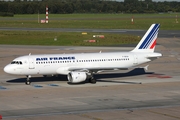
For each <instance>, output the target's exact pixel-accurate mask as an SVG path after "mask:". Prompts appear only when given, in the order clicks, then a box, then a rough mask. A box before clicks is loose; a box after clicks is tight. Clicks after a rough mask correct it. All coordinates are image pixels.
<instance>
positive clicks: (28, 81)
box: [25, 75, 31, 85]
mask: <svg viewBox="0 0 180 120" xmlns="http://www.w3.org/2000/svg"><path fill="white" fill-rule="evenodd" d="M30 78H31V75H28V76H27V80H26V82H25V84H26V85H30V84H31V81H30Z"/></svg>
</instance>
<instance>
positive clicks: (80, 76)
mask: <svg viewBox="0 0 180 120" xmlns="http://www.w3.org/2000/svg"><path fill="white" fill-rule="evenodd" d="M67 78H68V81H69V82H71V83H80V82H83V81H85V80H86V79H87V74H86V72H76V71H75V72H70V73H68V75H67Z"/></svg>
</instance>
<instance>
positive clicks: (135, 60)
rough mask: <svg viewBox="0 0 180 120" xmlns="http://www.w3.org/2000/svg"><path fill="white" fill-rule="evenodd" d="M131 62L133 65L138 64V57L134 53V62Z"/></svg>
mask: <svg viewBox="0 0 180 120" xmlns="http://www.w3.org/2000/svg"><path fill="white" fill-rule="evenodd" d="M133 64H134V65H136V64H138V57H137V55H134V63H133Z"/></svg>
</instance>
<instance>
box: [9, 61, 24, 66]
mask: <svg viewBox="0 0 180 120" xmlns="http://www.w3.org/2000/svg"><path fill="white" fill-rule="evenodd" d="M11 64H18V65H22V62H21V61H12V62H11Z"/></svg>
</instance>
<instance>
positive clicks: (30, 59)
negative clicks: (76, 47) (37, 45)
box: [29, 57, 35, 69]
mask: <svg viewBox="0 0 180 120" xmlns="http://www.w3.org/2000/svg"><path fill="white" fill-rule="evenodd" d="M29 69H35V63H34V60H33V58H31V57H29Z"/></svg>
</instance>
